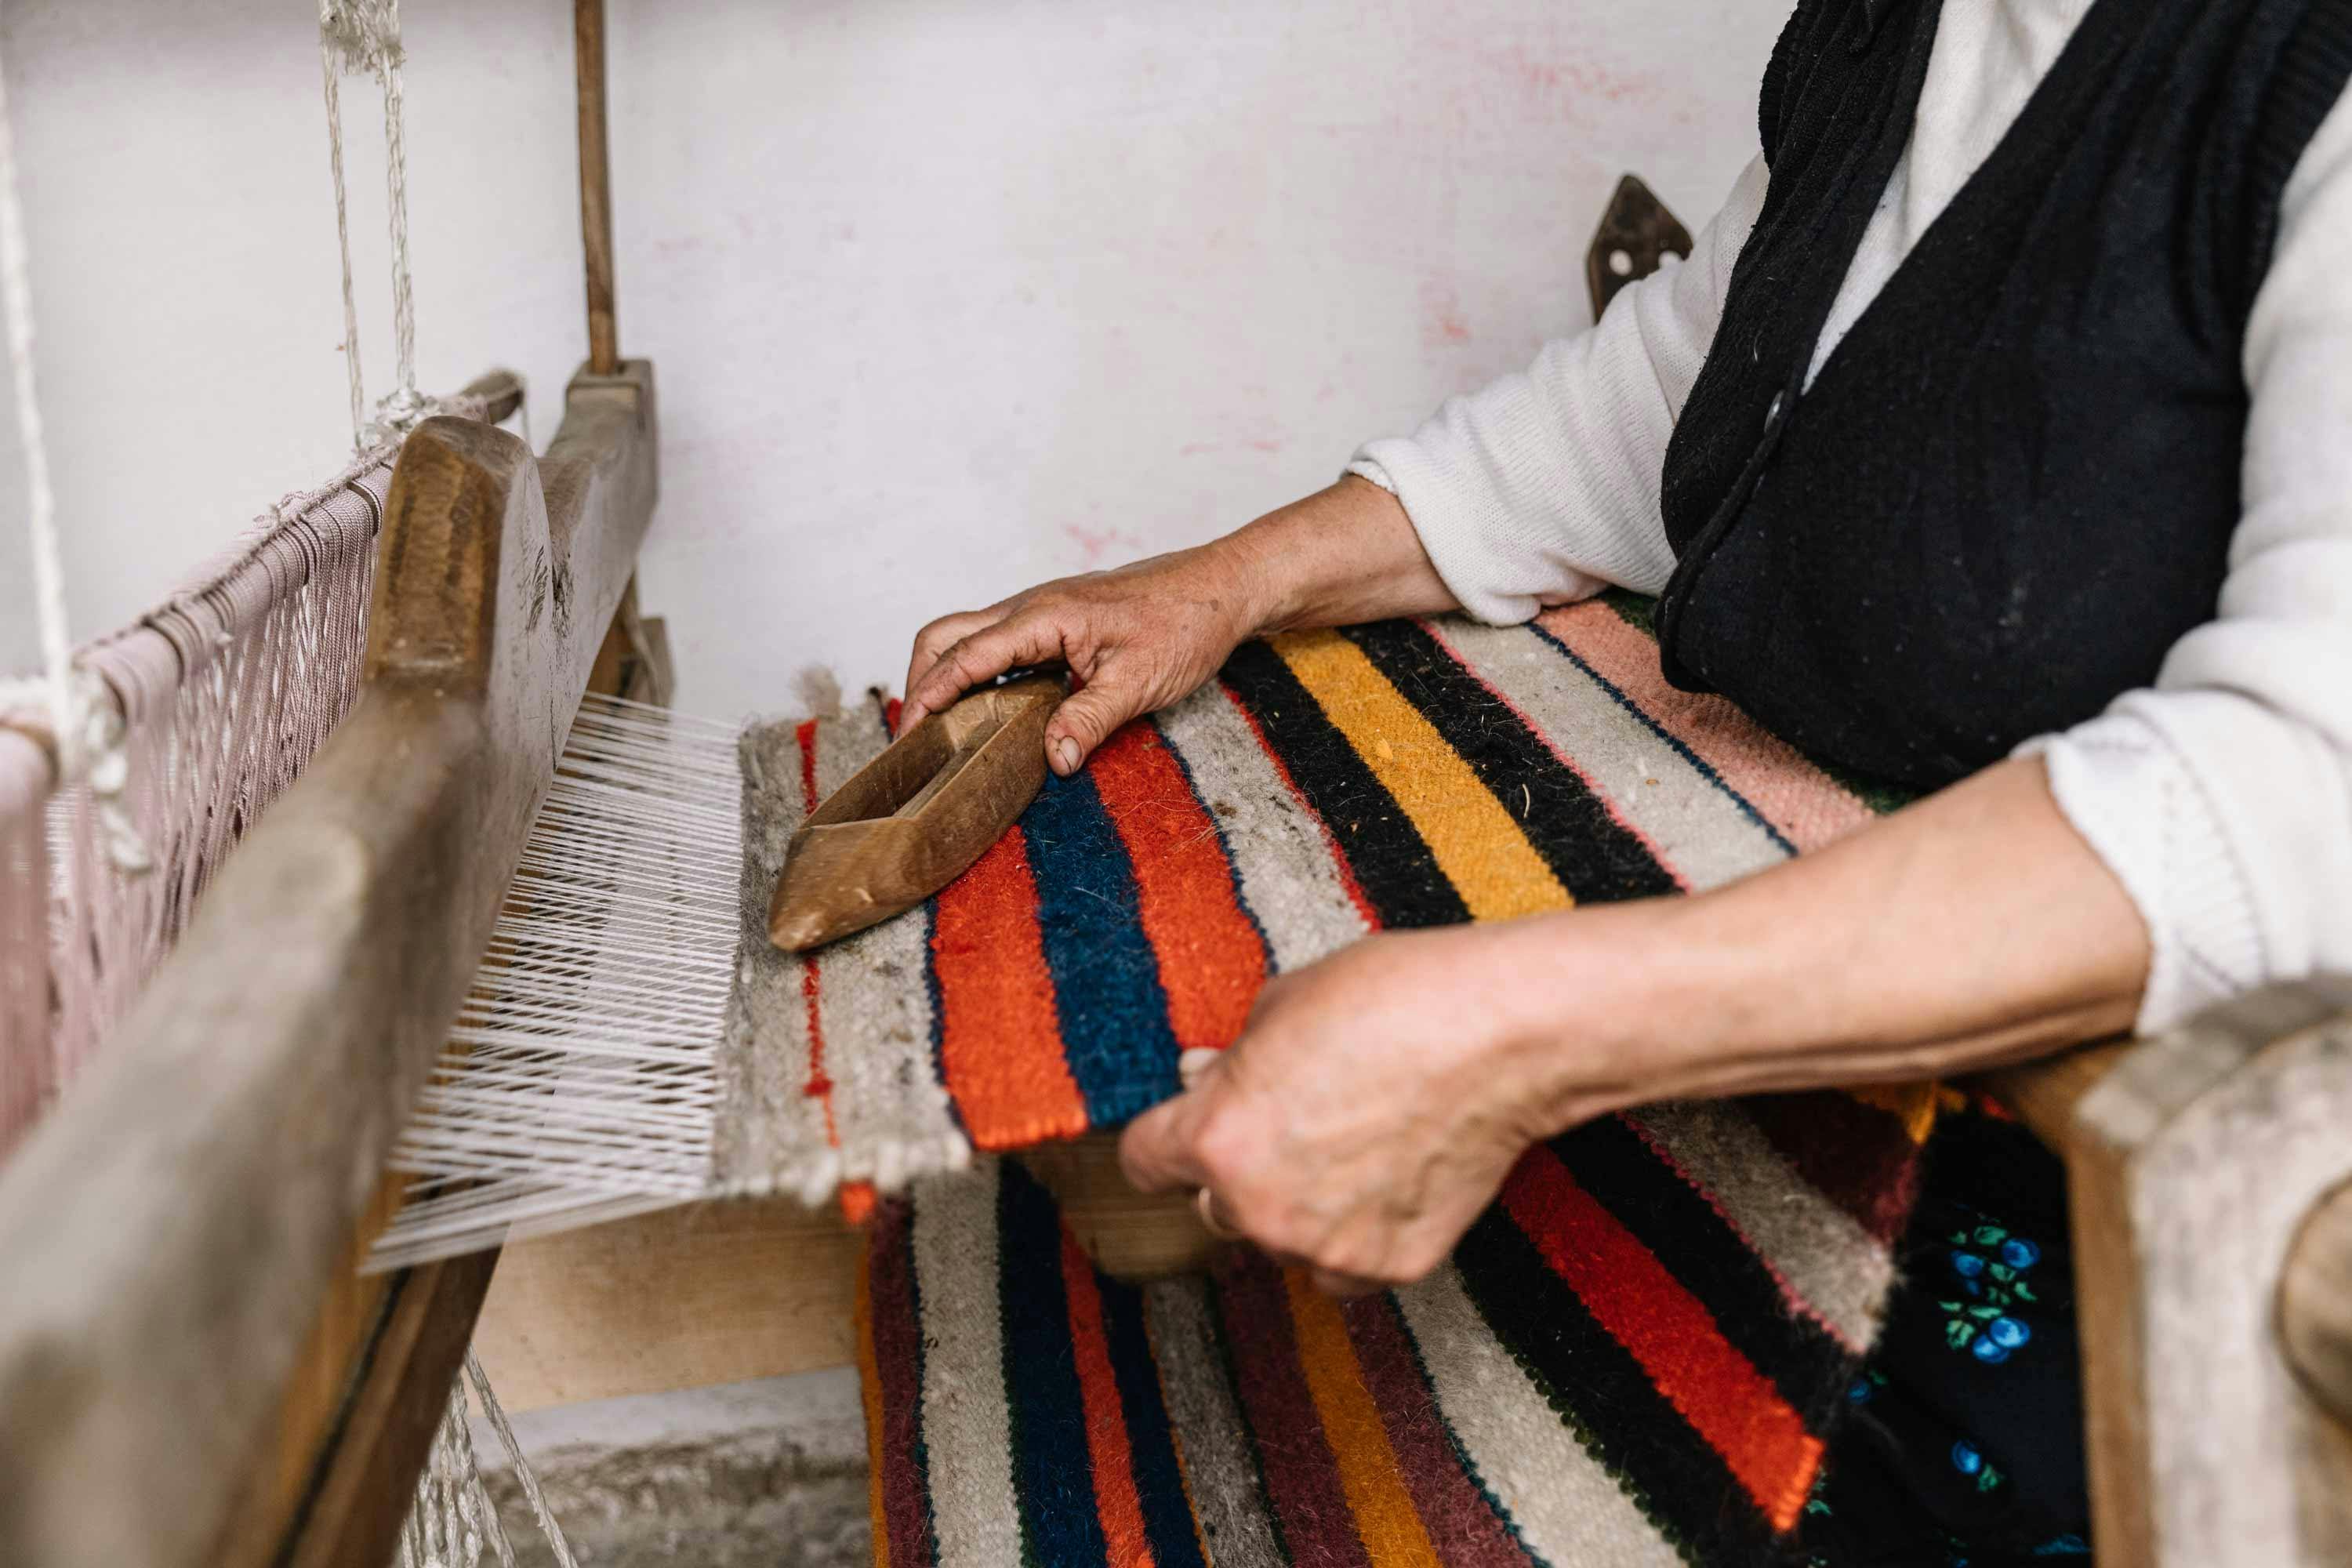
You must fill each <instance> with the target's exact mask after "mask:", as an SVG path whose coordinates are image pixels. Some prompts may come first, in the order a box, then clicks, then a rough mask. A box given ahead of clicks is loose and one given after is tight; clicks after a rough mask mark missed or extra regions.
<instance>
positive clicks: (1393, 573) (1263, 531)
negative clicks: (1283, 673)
mask: <svg viewBox="0 0 2352 1568" xmlns="http://www.w3.org/2000/svg"><path fill="white" fill-rule="evenodd" d="M1206 548H1207V550H1208V551H1209V552H1212V553H1213V554H1214V555H1216V556H1217V557H1218V558H1219V561H1220V563H1221V564H1222V566H1223V569H1224V570H1227V571H1229V572H1231V573H1232V574H1234V578H1235V580H1236V581H1237V582H1238V583H1240V584H1244V586H1243V588H1242V593H1243V595H1244V602H1245V603H1247V604H1248V605H1250V621H1251V625H1250V627H1249V629H1250V630H1251V631H1252V632H1254V633H1264V632H1276V631H1293V630H1299V629H1302V628H1306V627H1311V626H1349V625H1353V624H1355V623H1357V622H1360V621H1377V620H1382V619H1385V618H1387V617H1389V616H1427V615H1437V614H1440V613H1442V612H1444V611H1447V610H1453V609H1458V608H1459V607H1460V606H1459V605H1457V604H1455V602H1454V595H1453V593H1452V592H1451V591H1450V590H1449V589H1448V588H1447V587H1446V586H1445V582H1444V578H1442V577H1440V576H1439V575H1438V574H1437V569H1436V568H1435V567H1434V566H1433V565H1431V564H1430V560H1429V553H1428V552H1427V551H1425V550H1423V548H1422V544H1421V536H1420V535H1419V534H1418V533H1416V532H1415V531H1413V526H1412V519H1410V518H1409V517H1407V516H1406V515H1405V510H1404V508H1403V506H1402V504H1400V503H1399V502H1398V500H1397V499H1396V497H1394V496H1392V495H1391V494H1390V493H1389V492H1388V491H1386V490H1384V489H1381V487H1380V486H1378V485H1376V484H1373V483H1372V482H1370V480H1368V479H1357V478H1355V477H1353V476H1349V477H1348V478H1345V479H1341V480H1340V481H1339V483H1338V484H1335V485H1333V486H1331V487H1330V488H1329V489H1323V490H1318V491H1317V492H1316V493H1315V494H1313V495H1311V496H1307V497H1306V498H1305V499H1303V500H1297V501H1293V502H1292V503H1291V504H1290V505H1288V506H1286V507H1283V508H1282V509H1280V510H1276V511H1271V512H1268V513H1266V515H1265V516H1264V517H1261V518H1259V519H1258V520H1257V521H1255V522H1253V523H1250V524H1248V525H1247V526H1246V527H1244V528H1242V529H1239V530H1237V531H1234V532H1233V533H1231V534H1228V535H1226V536H1225V537H1224V538H1223V539H1221V540H1219V541H1217V542H1215V543H1214V544H1212V545H1209V546H1207V547H1206Z"/></svg>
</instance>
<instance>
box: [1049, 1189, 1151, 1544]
mask: <svg viewBox="0 0 2352 1568" xmlns="http://www.w3.org/2000/svg"><path fill="white" fill-rule="evenodd" d="M1062 1285H1063V1289H1065V1290H1066V1292H1067V1294H1068V1296H1069V1300H1070V1349H1071V1351H1072V1352H1073V1353H1074V1354H1075V1355H1076V1359H1077V1363H1078V1394H1079V1398H1080V1399H1081V1400H1082V1401H1084V1403H1085V1405H1086V1414H1087V1457H1088V1458H1090V1459H1092V1460H1093V1462H1094V1471H1095V1510H1096V1512H1097V1515H1098V1516H1099V1517H1100V1518H1101V1520H1102V1532H1103V1544H1104V1546H1105V1548H1106V1549H1107V1550H1106V1552H1105V1553H1104V1555H1105V1558H1106V1560H1107V1561H1108V1563H1109V1564H1110V1568H1152V1561H1153V1560H1152V1556H1151V1542H1150V1539H1149V1537H1148V1536H1147V1535H1146V1534H1145V1532H1144V1528H1143V1499H1142V1498H1141V1496H1140V1495H1139V1494H1138V1493H1137V1491H1136V1489H1135V1456H1134V1454H1133V1452H1132V1451H1131V1450H1130V1449H1129V1446H1128V1441H1127V1407H1126V1406H1125V1405H1122V1404H1121V1403H1120V1402H1119V1397H1118V1373H1115V1372H1113V1371H1112V1370H1111V1364H1110V1336H1109V1335H1108V1334H1107V1333H1105V1332H1104V1331H1103V1308H1102V1292H1101V1291H1100V1289H1097V1286H1096V1284H1095V1269H1094V1265H1093V1264H1092V1263H1091V1262H1089V1261H1088V1260H1087V1255H1086V1253H1085V1252H1084V1251H1082V1250H1081V1249H1080V1248H1079V1247H1078V1243H1077V1240H1076V1237H1073V1236H1071V1235H1070V1233H1069V1232H1068V1231H1066V1230H1065V1231H1064V1232H1062Z"/></svg>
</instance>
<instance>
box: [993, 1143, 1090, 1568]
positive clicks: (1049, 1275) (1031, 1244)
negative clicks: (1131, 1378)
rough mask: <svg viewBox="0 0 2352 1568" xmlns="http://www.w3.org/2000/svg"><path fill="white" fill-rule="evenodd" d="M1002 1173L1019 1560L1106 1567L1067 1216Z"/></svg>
mask: <svg viewBox="0 0 2352 1568" xmlns="http://www.w3.org/2000/svg"><path fill="white" fill-rule="evenodd" d="M998 1169H999V1170H1000V1172H1001V1173H1002V1179H1001V1182H1000V1184H999V1185H998V1187H997V1197H996V1208H997V1223H998V1227H999V1228H998V1242H997V1257H998V1259H999V1263H998V1269H997V1300H998V1305H999V1306H1000V1307H1001V1308H1002V1309H1003V1314H1004V1392H1005V1394H1006V1397H1007V1403H1008V1404H1009V1405H1011V1407H1012V1416H1013V1486H1014V1488H1015V1489H1016V1490H1017V1491H1018V1493H1019V1496H1020V1508H1021V1534H1022V1540H1023V1543H1024V1547H1025V1548H1026V1550H1025V1551H1024V1553H1023V1555H1024V1557H1025V1558H1026V1559H1027V1560H1028V1561H1029V1562H1030V1563H1034V1564H1037V1565H1038V1568H1090V1565H1092V1564H1095V1563H1108V1561H1109V1557H1110V1548H1109V1545H1108V1542H1105V1541H1104V1539H1103V1532H1102V1519H1101V1516H1100V1514H1099V1513H1098V1512H1097V1510H1096V1507H1095V1479H1094V1461H1093V1459H1092V1458H1091V1456H1090V1454H1089V1451H1088V1449H1087V1406H1086V1395H1085V1394H1084V1393H1083V1392H1082V1391H1081V1389H1080V1386H1079V1384H1078V1360H1077V1352H1076V1350H1075V1348H1074V1347H1073V1345H1072V1343H1071V1337H1070V1302H1069V1296H1068V1293H1067V1292H1066V1291H1065V1290H1064V1289H1062V1227H1061V1217H1060V1215H1059V1214H1058V1213H1057V1212H1056V1211H1055V1207H1054V1200H1053V1199H1052V1198H1050V1197H1048V1196H1047V1195H1046V1194H1045V1188H1043V1187H1041V1186H1039V1185H1038V1184H1037V1183H1036V1180H1035V1178H1034V1177H1032V1176H1031V1175H1030V1174H1029V1173H1027V1172H1025V1171H1024V1170H1023V1169H1022V1168H1021V1167H1020V1166H1019V1165H1018V1164H1017V1163H1014V1162H1013V1161H1011V1160H1006V1161H1004V1162H1003V1163H1001V1164H1000V1165H999V1167H998Z"/></svg>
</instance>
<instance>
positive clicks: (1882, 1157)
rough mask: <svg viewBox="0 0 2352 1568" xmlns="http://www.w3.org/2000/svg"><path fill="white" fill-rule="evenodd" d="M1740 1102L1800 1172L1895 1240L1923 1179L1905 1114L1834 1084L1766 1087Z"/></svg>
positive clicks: (1869, 1227)
mask: <svg viewBox="0 0 2352 1568" xmlns="http://www.w3.org/2000/svg"><path fill="white" fill-rule="evenodd" d="M1739 1103H1740V1106H1741V1109H1743V1110H1746V1111H1747V1112H1748V1115H1749V1116H1750V1117H1752V1118H1754V1119H1755V1122H1756V1125H1757V1126H1758V1127H1759V1128H1760V1129H1762V1130H1763V1132H1764V1136H1765V1137H1766V1138H1768V1139H1769V1140H1770V1141H1771V1143H1772V1147H1773V1148H1775V1149H1778V1150H1779V1151H1780V1157H1781V1158H1782V1159H1784V1160H1786V1161H1788V1162H1789V1163H1790V1165H1791V1166H1792V1167H1794V1168H1795V1170H1796V1173H1797V1174H1799V1175H1801V1176H1802V1177H1803V1178H1804V1179H1805V1180H1806V1181H1808V1182H1810V1183H1811V1184H1812V1185H1813V1186H1814V1187H1815V1188H1816V1189H1818V1190H1819V1191H1820V1193H1821V1194H1822V1196H1823V1197H1825V1198H1827V1199H1829V1200H1830V1202H1832V1203H1833V1204H1835V1205H1837V1206H1838V1207H1840V1208H1842V1209H1843V1210H1845V1212H1846V1213H1847V1214H1849V1215H1853V1219H1854V1223H1855V1224H1857V1225H1859V1226H1862V1228H1863V1229H1864V1230H1866V1231H1868V1232H1869V1233H1870V1234H1871V1235H1872V1236H1874V1237H1877V1238H1878V1239H1879V1240H1880V1241H1883V1242H1885V1243H1886V1244H1887V1245H1888V1246H1890V1247H1891V1246H1893V1245H1894V1243H1895V1237H1899V1236H1901V1235H1902V1234H1903V1224H1904V1221H1906V1219H1908V1218H1909V1217H1910V1215H1911V1200H1912V1199H1913V1198H1914V1197H1915V1196H1916V1195H1917V1193H1918V1185H1919V1145H1917V1144H1916V1143H1914V1142H1911V1134H1910V1133H1909V1132H1908V1131H1906V1130H1905V1128H1904V1126H1903V1123H1902V1121H1901V1120H1900V1119H1899V1118H1897V1117H1895V1116H1893V1115H1891V1114H1889V1113H1888V1112H1886V1111H1884V1110H1880V1109H1878V1107H1876V1106H1874V1105H1864V1103H1863V1102H1862V1101H1861V1100H1856V1099H1854V1098H1853V1096H1852V1095H1850V1094H1840V1093H1839V1092H1838V1091H1837V1090H1835V1089H1808V1090H1805V1091H1804V1092H1802V1093H1798V1094H1759V1095H1753V1096H1750V1097H1749V1098H1748V1099H1746V1100H1741V1101H1740V1102H1739Z"/></svg>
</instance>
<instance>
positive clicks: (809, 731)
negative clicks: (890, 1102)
mask: <svg viewBox="0 0 2352 1568" xmlns="http://www.w3.org/2000/svg"><path fill="white" fill-rule="evenodd" d="M793 735H794V737H795V738H796V739H797V740H798V741H799V742H800V747H801V800H802V803H803V808H804V809H806V810H808V811H811V812H814V811H815V810H816V736H817V731H816V721H815V720H814V719H803V720H802V721H801V725H800V728H799V729H798V730H796V731H793ZM818 991H819V985H818V981H817V973H816V958H815V956H814V954H812V955H811V956H809V957H806V958H803V959H802V960H801V1001H802V1004H803V1005H804V1006H805V1007H806V1008H807V1010H808V1039H809V1070H808V1081H807V1082H806V1083H804V1084H803V1085H802V1086H801V1092H802V1093H803V1094H805V1095H807V1096H808V1097H809V1098H810V1099H812V1100H823V1101H824V1141H825V1142H826V1143H828V1144H830V1145H831V1146H832V1147H834V1148H835V1149H838V1148H840V1147H841V1134H840V1132H839V1131H837V1130H836V1129H835V1126H834V1124H833V1079H830V1078H828V1077H826V1076H825V1070H824V1019H823V1018H822V1017H821V1016H819V1008H818V1003H819V1000H820V998H819V995H818Z"/></svg>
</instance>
